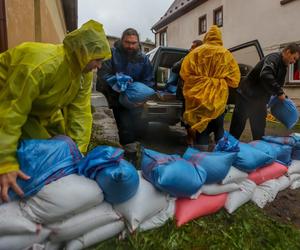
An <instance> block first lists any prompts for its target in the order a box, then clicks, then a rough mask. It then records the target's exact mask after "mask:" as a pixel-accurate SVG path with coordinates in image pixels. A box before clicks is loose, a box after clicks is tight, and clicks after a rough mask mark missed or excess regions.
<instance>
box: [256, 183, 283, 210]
mask: <svg viewBox="0 0 300 250" xmlns="http://www.w3.org/2000/svg"><path fill="white" fill-rule="evenodd" d="M278 192H279V185H278V184H277V180H268V181H266V182H264V183H262V184H260V185H258V186H256V188H255V190H254V193H253V196H252V198H251V200H252V201H253V202H254V203H255V204H256V205H257V206H259V207H260V208H264V207H265V205H267V203H268V202H272V201H273V200H274V199H275V197H276V195H277V194H278Z"/></svg>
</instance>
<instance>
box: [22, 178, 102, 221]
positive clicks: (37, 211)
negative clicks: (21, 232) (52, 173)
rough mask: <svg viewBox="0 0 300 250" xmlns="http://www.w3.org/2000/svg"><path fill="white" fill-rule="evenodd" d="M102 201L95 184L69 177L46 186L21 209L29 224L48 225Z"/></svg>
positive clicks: (99, 191) (24, 202)
mask: <svg viewBox="0 0 300 250" xmlns="http://www.w3.org/2000/svg"><path fill="white" fill-rule="evenodd" d="M102 201H103V193H102V191H101V189H100V188H99V186H98V184H97V183H96V182H95V181H93V180H90V179H88V178H86V177H84V176H79V175H76V174H72V175H68V176H66V177H63V178H61V179H59V180H57V181H54V182H52V183H50V184H49V185H46V186H45V187H44V188H43V189H42V190H41V191H40V192H38V193H37V194H36V195H35V196H33V197H31V198H29V199H28V200H27V201H22V202H21V203H20V205H21V209H22V212H23V213H24V214H25V215H26V216H27V217H28V218H29V219H30V220H32V221H35V222H37V223H42V224H49V223H52V222H56V221H59V220H62V219H66V218H68V217H71V216H73V215H75V214H77V213H80V212H81V211H85V210H87V209H89V208H91V207H94V206H96V205H98V204H100V203H101V202H102Z"/></svg>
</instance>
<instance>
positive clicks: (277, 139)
mask: <svg viewBox="0 0 300 250" xmlns="http://www.w3.org/2000/svg"><path fill="white" fill-rule="evenodd" d="M262 139H263V140H264V141H267V142H272V143H277V144H282V145H290V146H292V147H293V146H295V145H296V138H295V137H293V136H271V135H265V136H263V137H262Z"/></svg>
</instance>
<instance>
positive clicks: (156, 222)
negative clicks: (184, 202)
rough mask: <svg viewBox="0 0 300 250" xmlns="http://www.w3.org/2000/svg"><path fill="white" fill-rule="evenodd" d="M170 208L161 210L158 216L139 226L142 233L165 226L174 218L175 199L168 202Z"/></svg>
mask: <svg viewBox="0 0 300 250" xmlns="http://www.w3.org/2000/svg"><path fill="white" fill-rule="evenodd" d="M168 203H169V204H168V206H167V207H166V208H164V209H163V210H161V211H160V212H159V213H158V214H156V215H154V216H153V217H151V218H149V219H147V220H145V221H144V222H142V223H141V224H140V225H139V228H138V230H139V231H140V232H142V231H147V230H150V229H154V228H158V227H161V226H163V225H164V224H165V223H166V222H167V221H168V220H169V219H171V218H173V217H174V214H175V199H170V200H169V201H168Z"/></svg>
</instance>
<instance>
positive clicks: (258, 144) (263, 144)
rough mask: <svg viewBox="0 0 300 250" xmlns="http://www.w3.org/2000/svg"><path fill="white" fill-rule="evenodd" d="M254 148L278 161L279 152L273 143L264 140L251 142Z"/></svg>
mask: <svg viewBox="0 0 300 250" xmlns="http://www.w3.org/2000/svg"><path fill="white" fill-rule="evenodd" d="M249 144H250V145H251V146H253V147H254V148H256V149H258V150H261V151H263V152H264V153H266V154H267V155H269V156H271V157H272V158H273V159H277V151H276V150H275V149H274V148H273V146H272V145H271V143H269V142H267V141H263V140H256V141H251V142H249Z"/></svg>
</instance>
